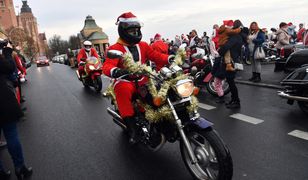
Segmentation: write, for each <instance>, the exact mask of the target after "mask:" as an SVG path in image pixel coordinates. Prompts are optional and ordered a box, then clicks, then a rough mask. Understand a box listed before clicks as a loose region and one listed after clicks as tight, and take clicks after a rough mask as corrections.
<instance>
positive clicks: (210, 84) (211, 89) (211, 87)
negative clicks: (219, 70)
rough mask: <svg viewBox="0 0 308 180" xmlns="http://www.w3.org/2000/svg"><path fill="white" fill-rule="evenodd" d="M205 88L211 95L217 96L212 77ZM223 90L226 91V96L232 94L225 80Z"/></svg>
mask: <svg viewBox="0 0 308 180" xmlns="http://www.w3.org/2000/svg"><path fill="white" fill-rule="evenodd" d="M205 87H206V89H207V91H208V92H209V93H210V94H211V95H213V96H217V92H216V90H215V85H214V77H212V78H211V79H210V81H209V82H208V83H206V85H205ZM222 89H223V91H224V95H226V94H228V93H229V92H230V87H229V84H228V83H227V81H226V80H225V79H224V80H223V81H222Z"/></svg>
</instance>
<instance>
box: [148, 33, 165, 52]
mask: <svg viewBox="0 0 308 180" xmlns="http://www.w3.org/2000/svg"><path fill="white" fill-rule="evenodd" d="M151 46H152V48H153V49H154V50H155V51H158V52H160V53H163V54H168V49H169V47H168V44H166V43H165V42H164V41H163V40H162V38H161V35H160V34H158V33H157V34H155V36H154V43H153V44H152V45H151Z"/></svg>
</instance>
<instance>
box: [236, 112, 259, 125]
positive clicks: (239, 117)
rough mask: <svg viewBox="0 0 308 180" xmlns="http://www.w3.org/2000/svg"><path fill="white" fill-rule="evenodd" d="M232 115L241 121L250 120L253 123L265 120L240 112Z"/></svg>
mask: <svg viewBox="0 0 308 180" xmlns="http://www.w3.org/2000/svg"><path fill="white" fill-rule="evenodd" d="M230 117H232V118H234V119H238V120H241V121H245V122H248V123H251V124H255V125H256V124H260V123H262V122H263V120H261V119H257V118H254V117H250V116H246V115H244V114H240V113H236V114H233V115H231V116H230Z"/></svg>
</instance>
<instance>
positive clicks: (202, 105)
mask: <svg viewBox="0 0 308 180" xmlns="http://www.w3.org/2000/svg"><path fill="white" fill-rule="evenodd" d="M198 106H199V107H200V108H202V109H205V110H212V109H215V108H216V107H214V106H211V105H208V104H203V103H199V104H198Z"/></svg>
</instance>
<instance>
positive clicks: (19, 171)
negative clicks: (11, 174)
mask: <svg viewBox="0 0 308 180" xmlns="http://www.w3.org/2000/svg"><path fill="white" fill-rule="evenodd" d="M32 173H33V170H32V167H26V166H25V165H24V166H22V167H21V168H16V169H15V174H16V176H17V179H18V180H23V179H24V178H27V177H30V176H31V175H32Z"/></svg>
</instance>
